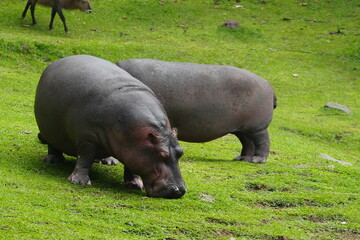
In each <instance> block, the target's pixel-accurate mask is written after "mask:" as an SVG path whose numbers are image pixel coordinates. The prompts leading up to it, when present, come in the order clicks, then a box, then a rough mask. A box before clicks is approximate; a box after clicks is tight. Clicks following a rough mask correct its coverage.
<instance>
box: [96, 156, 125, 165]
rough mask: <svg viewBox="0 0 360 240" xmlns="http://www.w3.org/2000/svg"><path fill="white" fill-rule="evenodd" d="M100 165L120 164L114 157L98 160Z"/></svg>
mask: <svg viewBox="0 0 360 240" xmlns="http://www.w3.org/2000/svg"><path fill="white" fill-rule="evenodd" d="M100 163H101V164H104V165H110V166H112V165H117V164H119V163H120V161H119V160H117V159H116V158H114V157H108V158H103V159H100Z"/></svg>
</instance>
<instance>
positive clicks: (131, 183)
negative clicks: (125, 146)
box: [124, 166, 144, 190]
mask: <svg viewBox="0 0 360 240" xmlns="http://www.w3.org/2000/svg"><path fill="white" fill-rule="evenodd" d="M124 182H125V186H126V187H128V188H131V189H140V190H142V189H144V184H143V182H142V180H141V179H140V178H139V176H138V175H136V174H133V173H132V172H131V171H130V170H129V169H128V168H127V167H126V166H125V167H124Z"/></svg>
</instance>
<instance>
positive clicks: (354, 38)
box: [0, 0, 360, 239]
mask: <svg viewBox="0 0 360 240" xmlns="http://www.w3.org/2000/svg"><path fill="white" fill-rule="evenodd" d="M25 2H26V1H24V0H23V1H12V0H1V1H0V16H1V21H0V28H1V31H0V97H1V102H0V116H1V118H0V124H1V126H2V127H1V129H0V136H1V137H0V142H1V144H0V193H1V194H0V203H1V208H0V211H1V212H0V238H1V239H358V238H360V214H359V213H358V212H359V209H360V181H359V180H360V167H359V162H360V148H359V143H360V117H359V116H360V115H359V114H360V98H359V93H360V79H359V70H360V68H359V66H360V64H359V63H360V41H359V34H360V32H359V31H360V29H359V25H358V23H359V21H360V19H359V18H360V17H359V16H360V14H359V10H360V5H359V2H358V1H357V0H348V1H335V0H327V1H323V0H309V1H308V2H306V3H305V2H294V1H281V0H269V1H247V0H243V1H241V2H240V3H237V2H236V1H230V0H229V1H228V0H218V1H210V0H197V1H189V0H163V1H154V0H126V1H125V0H107V1H99V0H92V8H93V13H92V14H91V15H87V14H84V13H81V12H78V11H64V14H65V16H66V19H67V25H68V27H69V31H70V32H69V34H64V32H63V27H62V23H61V21H60V19H59V18H58V17H56V18H55V24H54V30H53V31H48V30H47V26H48V24H49V20H50V9H48V8H45V7H41V6H37V10H36V16H37V21H38V24H37V25H36V26H29V25H28V24H30V23H31V19H30V16H27V18H25V19H24V20H23V19H21V13H22V10H23V8H24V7H25ZM234 5H241V6H242V7H241V6H236V7H234ZM229 19H235V20H237V21H238V22H239V24H240V28H238V29H227V28H223V27H221V25H222V24H223V23H224V22H225V21H226V20H229ZM74 54H89V55H94V56H98V57H102V58H105V59H107V60H110V61H113V62H115V61H119V60H123V59H127V58H154V59H160V60H169V61H181V62H198V63H207V64H226V65H232V66H236V67H241V68H245V69H247V70H249V71H252V72H254V73H256V74H258V75H260V76H262V77H264V78H265V79H267V80H269V82H271V84H272V85H273V87H274V89H275V91H276V93H277V96H278V108H277V109H276V110H275V113H274V119H273V122H272V124H271V126H270V133H271V140H272V146H271V150H272V152H271V155H270V157H269V159H268V162H267V163H266V164H260V165H259V164H251V163H246V162H233V161H231V159H232V158H233V157H234V156H236V155H237V154H239V151H240V145H239V142H238V140H237V139H236V138H235V137H234V136H230V135H229V136H225V137H223V138H220V139H218V140H215V141H212V142H209V143H203V144H191V143H184V142H182V143H181V145H182V146H183V148H184V150H185V155H184V156H183V157H182V159H181V161H180V166H181V170H182V174H183V177H184V179H185V181H186V184H187V190H188V192H187V194H186V195H185V196H184V197H183V198H181V199H177V200H166V199H152V198H147V197H146V196H145V193H144V192H138V191H134V190H129V189H126V188H125V187H124V186H123V182H122V177H123V173H122V171H123V166H121V165H119V166H115V167H109V166H102V165H99V164H95V165H94V167H93V169H92V172H91V177H92V180H93V185H92V186H88V187H83V186H76V185H72V184H70V183H68V182H66V177H67V176H68V175H69V174H70V173H71V171H72V169H73V167H74V164H75V160H74V159H73V158H68V161H67V162H66V164H55V165H51V164H46V163H44V162H42V160H41V159H42V157H43V156H44V155H45V154H46V146H44V145H42V144H40V143H39V141H38V140H37V137H36V135H37V126H36V123H35V120H34V114H33V100H34V94H35V89H36V85H37V81H38V79H39V77H40V75H41V73H42V71H43V70H44V69H45V67H46V66H47V65H48V64H49V63H50V62H52V61H55V60H56V59H58V58H61V57H65V56H69V55H74ZM328 101H331V102H336V103H339V104H344V105H347V106H348V107H349V108H350V109H351V110H352V112H353V114H350V115H349V114H345V113H342V112H340V111H337V110H333V109H325V108H323V106H324V105H325V104H326V102H328ZM320 153H325V154H328V155H331V156H332V157H334V158H337V159H340V160H343V161H346V162H349V163H352V164H353V165H352V166H345V165H341V164H339V163H335V162H331V161H328V160H326V159H322V158H319V157H317V155H318V154H320Z"/></svg>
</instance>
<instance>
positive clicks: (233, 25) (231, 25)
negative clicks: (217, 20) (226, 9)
mask: <svg viewBox="0 0 360 240" xmlns="http://www.w3.org/2000/svg"><path fill="white" fill-rule="evenodd" d="M222 27H226V28H230V29H234V28H238V27H240V26H239V23H238V22H237V21H235V20H227V21H226V22H224V24H223V25H222Z"/></svg>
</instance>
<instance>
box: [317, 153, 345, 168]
mask: <svg viewBox="0 0 360 240" xmlns="http://www.w3.org/2000/svg"><path fill="white" fill-rule="evenodd" d="M317 156H318V157H321V158H324V159H326V160H330V161H333V162H337V163H340V164H341V165H346V166H352V163H349V162H345V161H341V160H338V159H336V158H333V157H332V156H329V155H327V154H324V153H321V154H319V155H317Z"/></svg>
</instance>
